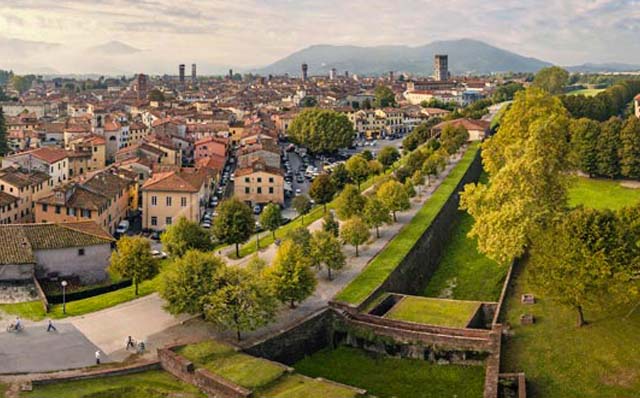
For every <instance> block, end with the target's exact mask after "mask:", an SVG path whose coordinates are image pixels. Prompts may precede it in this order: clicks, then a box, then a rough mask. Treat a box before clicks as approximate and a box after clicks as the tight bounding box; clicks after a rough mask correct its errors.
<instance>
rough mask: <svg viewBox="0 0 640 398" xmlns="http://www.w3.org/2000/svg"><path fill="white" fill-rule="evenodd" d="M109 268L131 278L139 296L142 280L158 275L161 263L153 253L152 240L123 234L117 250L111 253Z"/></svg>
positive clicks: (117, 273)
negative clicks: (139, 286)
mask: <svg viewBox="0 0 640 398" xmlns="http://www.w3.org/2000/svg"><path fill="white" fill-rule="evenodd" d="M109 269H110V270H111V271H112V272H113V273H115V274H116V275H119V276H122V277H123V278H130V279H131V280H132V281H133V285H134V286H135V294H136V296H137V295H138V285H139V284H140V282H143V281H146V280H147V279H151V278H153V277H154V276H156V274H157V273H158V270H159V264H158V260H156V259H155V258H154V257H153V255H151V242H149V240H148V239H145V238H142V237H140V236H123V237H122V238H120V240H118V244H117V245H116V251H115V252H113V254H112V255H111V263H110V265H109Z"/></svg>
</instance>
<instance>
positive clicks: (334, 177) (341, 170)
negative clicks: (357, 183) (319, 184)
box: [331, 163, 351, 192]
mask: <svg viewBox="0 0 640 398" xmlns="http://www.w3.org/2000/svg"><path fill="white" fill-rule="evenodd" d="M331 181H332V182H333V185H334V186H335V188H336V192H337V191H340V190H341V189H342V188H344V186H345V185H347V184H348V183H350V182H351V180H350V179H349V172H348V171H347V167H346V166H345V165H344V163H338V165H337V166H336V167H334V168H333V170H332V171H331Z"/></svg>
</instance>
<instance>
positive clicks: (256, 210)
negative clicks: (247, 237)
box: [253, 205, 262, 214]
mask: <svg viewBox="0 0 640 398" xmlns="http://www.w3.org/2000/svg"><path fill="white" fill-rule="evenodd" d="M260 213H262V206H260V205H255V206H253V214H260Z"/></svg>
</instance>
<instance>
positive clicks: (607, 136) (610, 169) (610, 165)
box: [597, 117, 622, 178]
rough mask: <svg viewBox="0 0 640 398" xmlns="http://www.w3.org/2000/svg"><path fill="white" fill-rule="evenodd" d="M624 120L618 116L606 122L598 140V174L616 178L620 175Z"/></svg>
mask: <svg viewBox="0 0 640 398" xmlns="http://www.w3.org/2000/svg"><path fill="white" fill-rule="evenodd" d="M621 129H622V121H621V120H620V119H619V118H617V117H612V118H611V119H609V120H607V121H606V122H604V123H603V124H602V126H601V129H600V135H599V136H598V141H597V164H598V174H600V175H602V176H605V177H609V178H614V177H616V176H618V175H620V157H619V152H620V130H621Z"/></svg>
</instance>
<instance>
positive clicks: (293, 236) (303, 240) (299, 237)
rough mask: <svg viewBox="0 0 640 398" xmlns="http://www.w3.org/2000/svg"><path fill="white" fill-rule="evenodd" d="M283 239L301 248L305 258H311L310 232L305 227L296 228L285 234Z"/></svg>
mask: <svg viewBox="0 0 640 398" xmlns="http://www.w3.org/2000/svg"><path fill="white" fill-rule="evenodd" d="M285 239H287V240H290V241H292V242H293V243H295V244H296V245H298V246H300V247H301V248H302V251H303V252H304V254H305V256H311V232H309V230H308V229H307V228H305V227H297V228H294V229H292V230H291V231H289V232H288V233H287V236H286V237H285Z"/></svg>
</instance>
